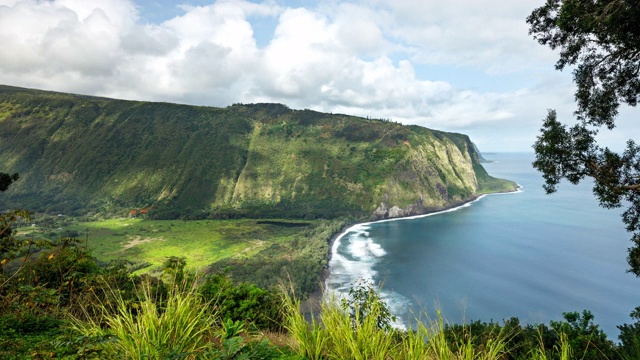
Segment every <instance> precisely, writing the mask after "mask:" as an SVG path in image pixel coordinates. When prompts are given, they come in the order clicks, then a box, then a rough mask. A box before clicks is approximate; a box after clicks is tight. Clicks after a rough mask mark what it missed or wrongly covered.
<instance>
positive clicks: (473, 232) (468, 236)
mask: <svg viewBox="0 0 640 360" xmlns="http://www.w3.org/2000/svg"><path fill="white" fill-rule="evenodd" d="M485 157H487V158H489V159H490V160H493V161H494V162H493V163H487V164H484V167H485V169H487V171H488V172H489V174H491V175H493V176H497V177H501V178H506V179H510V180H513V181H516V182H517V183H518V184H520V185H521V186H522V189H521V191H519V192H517V193H511V194H496V195H488V196H484V197H482V198H481V199H479V200H477V201H475V202H473V203H470V204H467V205H465V206H463V207H461V208H459V209H456V210H455V211H447V212H443V213H439V214H432V215H429V216H426V217H419V218H413V219H401V220H393V221H382V222H377V223H369V224H359V225H356V226H354V227H352V228H350V229H349V230H347V232H345V233H344V234H342V236H341V237H340V238H338V239H337V240H336V242H335V243H334V247H333V250H332V251H333V253H332V259H331V262H330V267H331V274H330V276H329V278H328V279H327V283H326V287H327V289H328V290H329V292H331V291H337V292H339V293H340V292H346V291H347V290H348V289H349V287H350V286H351V284H353V282H354V281H356V280H357V279H359V278H363V279H365V280H372V281H374V282H375V283H383V285H382V295H383V298H384V299H385V301H387V303H388V304H389V306H390V308H391V310H392V312H393V313H394V314H396V315H397V316H398V318H399V319H400V320H399V321H400V322H401V324H404V325H405V326H406V325H408V324H410V323H411V322H412V321H413V319H415V317H416V316H417V315H418V314H421V313H424V312H425V311H426V312H427V313H429V314H430V316H431V317H433V314H434V311H435V309H436V308H437V309H440V310H441V311H442V314H443V315H444V317H445V318H446V320H447V321H448V322H450V323H461V322H468V321H472V320H483V321H490V320H494V321H500V322H501V321H502V320H503V319H508V318H510V317H512V316H516V317H518V318H519V319H520V320H521V322H523V323H548V322H549V320H560V319H562V313H563V312H569V311H582V310H583V309H588V310H590V311H591V312H592V313H593V314H594V315H595V322H596V323H597V324H599V325H600V326H601V327H602V328H603V329H604V330H605V332H606V333H607V334H608V335H609V338H611V339H616V337H617V334H618V330H617V329H616V325H620V324H623V323H629V322H631V319H630V318H629V313H630V312H631V311H632V310H633V309H634V308H635V307H636V306H640V278H636V277H635V276H634V275H632V274H629V273H627V272H626V270H627V268H628V266H627V262H626V256H627V248H628V247H629V246H630V245H631V242H630V241H629V239H630V237H631V235H630V234H629V233H627V232H626V231H625V230H624V225H623V223H622V221H621V219H620V213H621V212H622V210H621V209H614V210H609V209H604V208H600V207H599V206H598V203H597V201H596V200H595V199H594V197H593V195H592V193H591V187H590V184H589V183H588V182H587V183H583V184H580V185H578V186H574V185H570V184H561V186H560V189H559V191H558V192H557V193H555V194H553V195H547V194H545V193H544V190H543V189H542V184H543V179H542V177H541V176H540V174H539V173H537V172H536V171H535V169H533V168H532V167H531V162H532V161H533V154H506V153H504V154H502V153H500V154H489V155H487V156H485Z"/></svg>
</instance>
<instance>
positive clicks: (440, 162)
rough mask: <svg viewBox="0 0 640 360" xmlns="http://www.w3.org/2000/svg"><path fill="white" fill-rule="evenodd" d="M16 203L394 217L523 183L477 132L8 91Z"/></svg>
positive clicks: (7, 146)
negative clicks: (489, 154)
mask: <svg viewBox="0 0 640 360" xmlns="http://www.w3.org/2000/svg"><path fill="white" fill-rule="evenodd" d="M0 171H4V172H11V173H13V172H18V173H20V175H21V178H20V180H19V181H18V182H16V183H15V185H14V186H12V188H11V189H10V191H8V192H7V193H6V196H3V199H2V201H3V203H0V209H1V208H3V207H25V208H29V209H32V210H35V211H46V212H62V213H67V214H83V213H87V212H92V213H96V212H101V213H107V214H116V213H126V211H127V210H128V209H133V208H150V216H152V217H154V218H176V217H183V218H207V217H209V218H225V217H241V216H251V217H307V218H315V217H334V216H339V215H354V216H360V217H365V216H366V217H369V216H372V217H374V218H383V217H388V216H404V215H410V214H417V213H423V212H426V211H431V210H435V209H439V208H443V207H447V206H451V205H454V204H457V203H460V202H463V201H467V200H470V199H472V198H474V197H476V196H477V195H478V194H481V193H485V192H495V191H509V190H513V189H514V188H515V184H514V183H512V182H510V181H505V180H500V179H495V178H492V177H490V176H489V175H488V174H487V173H486V172H485V171H484V169H483V168H482V166H481V165H480V163H479V159H478V154H477V152H476V150H475V148H474V146H473V144H472V143H471V141H470V140H469V138H468V137H467V136H465V135H461V134H454V133H445V132H439V131H434V130H429V129H425V128H422V127H418V126H403V125H400V124H395V123H390V122H385V121H381V120H368V119H363V118H358V117H353V116H347V115H334V114H324V113H319V112H315V111H310V110H291V109H289V108H287V107H286V106H284V105H279V104H254V105H240V104H237V105H233V106H230V107H227V108H224V109H221V108H212V107H196V106H186V105H176V104H167V103H149V102H138V101H124V100H113V99H106V98H97V97H89V96H79V95H70V94H62V93H54V92H45V91H39V90H29V89H21V88H15V87H8V86H0Z"/></svg>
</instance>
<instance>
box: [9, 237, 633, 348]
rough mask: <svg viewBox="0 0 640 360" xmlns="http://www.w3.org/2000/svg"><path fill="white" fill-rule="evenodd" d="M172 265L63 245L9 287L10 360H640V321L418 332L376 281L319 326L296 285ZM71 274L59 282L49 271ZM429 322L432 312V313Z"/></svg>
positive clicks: (570, 318) (576, 320) (428, 327)
mask: <svg viewBox="0 0 640 360" xmlns="http://www.w3.org/2000/svg"><path fill="white" fill-rule="evenodd" d="M185 265H186V263H185V262H184V260H183V259H181V258H176V257H174V258H169V259H167V261H166V262H165V264H164V268H163V271H162V273H161V274H160V275H159V276H158V277H151V276H147V275H142V276H139V275H134V274H131V273H130V272H129V271H128V270H127V268H126V266H123V264H122V263H118V262H112V263H110V264H108V265H107V266H99V264H98V263H97V262H96V261H95V259H94V258H92V257H91V256H90V254H89V253H88V252H87V251H86V248H84V246H83V245H81V244H79V243H78V242H74V241H62V242H59V243H57V244H55V245H54V246H52V247H51V248H50V249H49V250H48V251H47V252H45V253H42V254H40V256H39V257H38V258H37V259H35V261H32V262H26V263H25V264H24V265H23V267H21V268H20V269H19V272H18V273H14V274H17V276H14V274H9V273H6V272H3V273H2V276H1V277H0V280H2V285H1V287H0V299H1V301H2V305H3V306H2V307H0V356H1V357H2V358H3V359H28V358H36V359H44V358H69V359H93V358H96V359H634V358H637V356H638V355H640V352H638V351H639V350H640V348H639V347H638V344H639V342H638V340H639V339H640V322H636V323H634V324H626V325H623V326H620V327H619V328H620V330H621V335H620V340H621V343H620V344H615V343H613V342H612V341H610V340H608V339H607V337H606V335H605V334H604V333H603V332H602V331H601V330H600V329H599V327H598V326H597V325H595V324H594V323H593V320H594V319H593V316H592V315H591V314H590V313H589V312H588V311H584V312H582V313H567V314H565V320H564V321H552V322H551V323H550V324H549V325H548V326H547V325H544V324H538V325H521V324H520V323H519V321H518V319H516V318H513V319H509V320H507V321H504V322H502V323H494V322H491V323H484V322H480V321H475V322H471V323H469V324H460V325H449V324H446V322H445V321H444V319H442V318H441V317H440V316H439V315H438V314H437V313H436V315H435V317H434V318H432V319H430V318H425V317H423V318H422V319H417V320H416V322H415V324H414V326H413V327H412V328H411V329H409V330H401V329H397V328H394V327H392V326H391V324H392V323H393V320H394V318H393V316H392V315H391V314H390V312H389V310H388V309H387V307H386V305H385V304H384V303H383V302H382V301H381V299H380V296H379V293H378V292H377V291H376V290H374V289H373V288H372V287H371V286H370V285H369V284H359V285H357V286H356V287H355V288H354V289H352V291H351V294H350V297H349V298H346V299H343V300H342V301H339V300H338V299H333V300H330V301H328V302H325V303H323V304H322V305H321V310H322V311H321V312H320V314H319V315H318V317H313V318H312V319H311V321H310V322H309V321H308V320H307V319H306V318H305V315H304V314H302V313H301V312H300V302H299V300H297V299H296V298H295V294H294V293H293V292H292V291H291V288H290V287H287V286H280V287H278V288H277V289H276V288H273V289H271V290H267V289H262V288H259V287H257V286H255V285H247V284H234V283H233V282H232V281H231V280H230V279H229V278H228V277H227V276H226V275H224V274H211V275H194V274H193V273H191V272H189V271H186V270H185ZM50 273H54V274H62V276H61V277H59V279H60V280H61V281H54V279H55V278H57V276H49V275H48V274H50ZM422 315H423V316H426V314H422Z"/></svg>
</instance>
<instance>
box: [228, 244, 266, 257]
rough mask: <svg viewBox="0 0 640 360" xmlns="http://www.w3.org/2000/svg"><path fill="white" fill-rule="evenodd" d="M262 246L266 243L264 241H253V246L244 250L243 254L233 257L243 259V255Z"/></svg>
mask: <svg viewBox="0 0 640 360" xmlns="http://www.w3.org/2000/svg"><path fill="white" fill-rule="evenodd" d="M262 245H264V241H262V240H254V241H251V246H249V247H246V248H244V249H243V250H242V251H241V252H239V253H237V254H235V255H233V256H234V257H241V256H243V255H245V254H246V253H248V252H250V251H252V250H255V249H256V248H259V247H261V246H262Z"/></svg>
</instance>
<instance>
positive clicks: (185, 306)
mask: <svg viewBox="0 0 640 360" xmlns="http://www.w3.org/2000/svg"><path fill="white" fill-rule="evenodd" d="M152 289H153V287H152V286H151V285H150V284H148V283H143V284H142V286H141V287H140V288H138V291H139V292H140V293H139V297H140V298H142V301H140V302H139V303H138V304H136V307H135V308H134V309H132V308H131V307H130V306H129V302H128V301H126V299H124V298H121V297H117V296H116V301H115V303H113V304H111V303H102V304H101V306H102V316H100V317H98V318H94V317H89V320H88V321H87V320H84V319H75V320H74V321H73V323H74V328H75V329H76V330H77V331H78V332H79V333H81V334H82V335H83V336H92V337H95V336H99V337H103V336H105V335H109V336H113V341H109V342H106V343H104V344H103V345H102V350H103V352H102V353H101V357H104V358H127V359H167V358H186V359H192V358H196V357H197V356H198V354H202V353H203V352H204V351H205V350H207V349H208V347H209V346H210V343H209V342H208V340H209V339H210V337H211V336H212V331H213V330H212V329H213V328H214V327H215V323H216V321H217V316H216V315H217V314H215V313H213V314H212V313H211V312H210V311H209V306H208V304H207V303H206V302H203V301H202V299H201V297H200V296H198V294H197V289H196V287H195V286H193V283H192V282H190V281H183V282H181V283H175V284H173V286H171V287H170V288H169V292H168V294H167V297H166V298H165V299H162V301H161V302H158V301H156V300H155V294H154V293H153V290H152ZM112 292H113V293H114V294H117V289H112ZM102 324H106V329H104V328H103V326H102Z"/></svg>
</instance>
